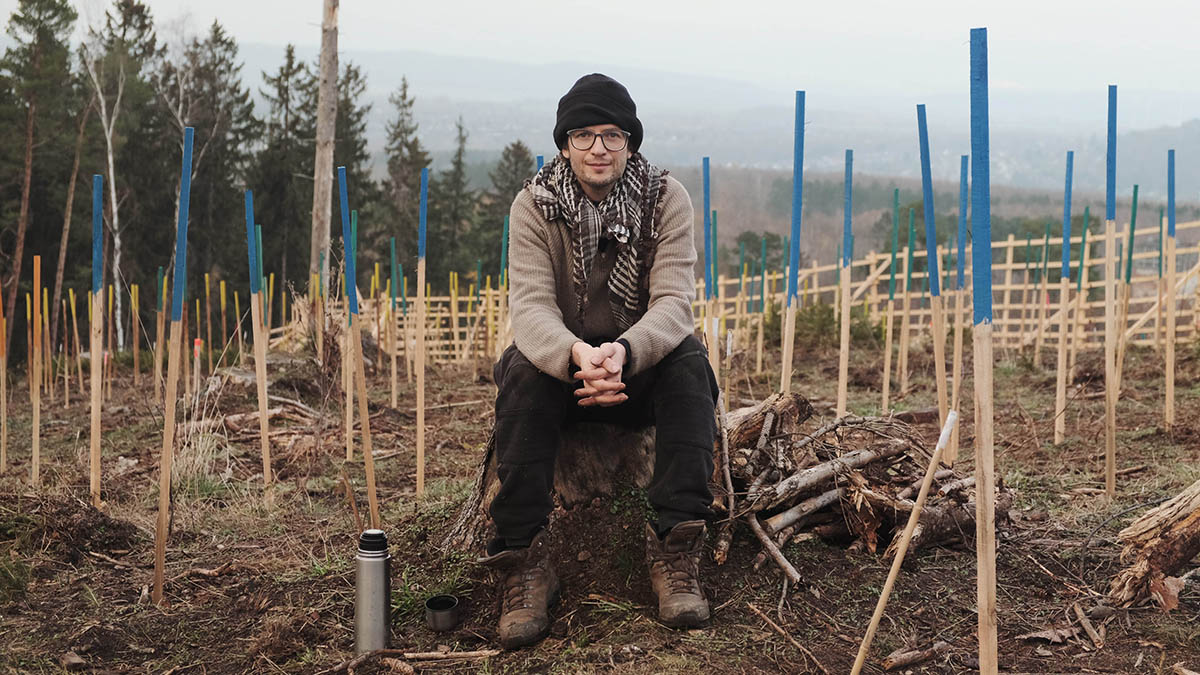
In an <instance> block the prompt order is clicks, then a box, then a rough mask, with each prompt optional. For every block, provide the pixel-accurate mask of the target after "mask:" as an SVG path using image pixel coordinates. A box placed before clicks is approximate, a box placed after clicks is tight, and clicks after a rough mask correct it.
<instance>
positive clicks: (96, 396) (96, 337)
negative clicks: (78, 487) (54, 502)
mask: <svg viewBox="0 0 1200 675" xmlns="http://www.w3.org/2000/svg"><path fill="white" fill-rule="evenodd" d="M103 297H104V296H103V295H101V294H100V293H93V294H92V304H93V307H92V312H91V314H92V325H91V326H90V330H89V331H88V335H89V343H88V344H89V346H88V349H89V351H90V353H91V358H90V359H88V368H89V373H90V376H89V386H90V388H91V436H90V443H91V446H90V450H91V467H92V471H91V494H92V506H94V507H96V508H100V504H101V503H102V501H101V495H100V411H101V408H100V406H101V405H102V404H101V393H102V392H101V390H100V388H101V386H102V380H101V378H102V374H101V369H102V367H103V362H102V361H101V358H102V357H101V356H100V354H101V353H102V352H103V351H104V345H103V341H104V333H103V331H104V327H103V325H102V324H101V323H100V320H101V319H100V317H101V316H102V312H103V311H104V300H103ZM76 337H78V333H76Z"/></svg>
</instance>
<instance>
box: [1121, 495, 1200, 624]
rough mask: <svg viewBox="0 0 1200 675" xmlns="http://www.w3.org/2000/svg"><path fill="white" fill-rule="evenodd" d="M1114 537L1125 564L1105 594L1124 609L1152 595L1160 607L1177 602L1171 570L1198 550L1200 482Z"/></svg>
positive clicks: (1176, 581)
mask: <svg viewBox="0 0 1200 675" xmlns="http://www.w3.org/2000/svg"><path fill="white" fill-rule="evenodd" d="M1117 537H1118V538H1119V539H1120V540H1121V541H1122V542H1123V543H1124V544H1125V547H1124V549H1123V550H1122V551H1121V561H1122V562H1123V563H1124V564H1126V565H1128V567H1126V568H1125V569H1123V570H1121V571H1120V572H1119V573H1118V574H1117V576H1116V577H1115V578H1114V579H1113V580H1112V584H1111V585H1110V587H1109V591H1108V597H1109V599H1110V600H1111V601H1112V602H1113V604H1116V605H1119V606H1123V607H1128V606H1130V605H1134V604H1137V603H1140V602H1143V601H1145V600H1147V599H1153V600H1154V602H1155V603H1157V604H1158V605H1159V606H1160V607H1162V608H1163V609H1167V610H1169V609H1172V608H1174V607H1175V606H1176V605H1177V604H1178V602H1179V598H1178V594H1179V590H1180V589H1181V587H1182V583H1180V582H1179V580H1178V579H1177V578H1176V577H1175V574H1176V573H1177V572H1179V570H1180V569H1182V568H1183V566H1184V565H1187V564H1188V563H1189V562H1190V561H1191V560H1192V559H1193V558H1195V557H1196V555H1197V554H1200V481H1196V482H1195V483H1192V485H1191V486H1190V487H1188V488H1187V489H1186V490H1184V491H1183V492H1181V493H1180V494H1178V495H1177V496H1175V497H1174V498H1172V499H1170V500H1169V501H1166V502H1164V503H1162V504H1159V505H1158V506H1156V507H1154V508H1152V509H1150V510H1149V511H1147V512H1146V513H1144V514H1142V515H1141V517H1139V518H1138V519H1137V520H1135V521H1133V522H1132V523H1130V524H1129V526H1128V527H1126V528H1125V529H1123V530H1121V532H1120V533H1119V534H1118V535H1117Z"/></svg>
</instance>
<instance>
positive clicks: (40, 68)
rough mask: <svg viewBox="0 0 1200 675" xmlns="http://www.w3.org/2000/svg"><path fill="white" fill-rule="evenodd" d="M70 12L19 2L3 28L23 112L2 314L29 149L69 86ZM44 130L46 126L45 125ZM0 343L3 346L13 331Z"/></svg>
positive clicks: (9, 308)
mask: <svg viewBox="0 0 1200 675" xmlns="http://www.w3.org/2000/svg"><path fill="white" fill-rule="evenodd" d="M75 18H76V13H75V10H74V9H73V8H72V7H71V5H70V4H69V3H68V2H67V1H66V0H21V2H20V4H19V5H18V7H17V10H16V11H15V12H14V13H13V14H12V16H11V18H10V19H9V24H8V34H9V36H10V37H11V38H12V39H13V41H14V44H13V45H12V46H11V47H9V48H8V49H7V51H6V52H5V55H4V59H3V63H2V67H3V69H4V70H5V71H6V72H7V73H9V74H10V78H11V79H10V82H11V85H12V87H13V89H14V91H13V93H14V94H16V96H17V97H19V99H20V101H21V103H22V104H23V107H24V111H23V112H24V113H25V114H24V120H23V122H24V124H23V125H22V126H23V127H24V137H25V138H24V147H23V157H24V159H23V162H22V169H21V201H20V209H19V213H18V216H17V223H16V230H17V231H16V236H15V240H16V241H15V244H14V249H13V252H12V256H11V258H12V266H11V268H10V269H9V274H8V277H7V279H5V285H6V286H7V290H8V293H7V297H6V298H5V315H6V316H9V317H12V316H13V310H14V309H15V307H16V299H17V282H19V281H20V279H21V278H22V274H21V272H22V266H23V265H22V263H23V262H24V253H25V234H26V230H27V229H28V225H29V220H30V191H31V188H32V184H33V161H34V148H35V145H37V143H38V139H37V136H38V134H37V133H36V127H38V126H39V120H40V119H41V118H42V117H45V116H46V115H44V114H42V110H43V109H44V110H47V111H50V112H51V114H54V111H55V110H56V109H57V108H60V107H61V105H62V103H63V101H62V95H61V93H60V92H61V91H62V90H63V89H64V88H63V87H62V83H63V82H68V81H70V50H69V48H68V46H67V44H68V40H69V39H70V35H71V31H72V29H73V27H74V24H75ZM47 126H48V125H47ZM13 323H14V322H13V321H11V320H10V321H9V322H8V332H7V334H6V335H5V336H3V339H4V340H5V346H6V347H7V346H8V345H9V342H10V338H11V336H12V330H13Z"/></svg>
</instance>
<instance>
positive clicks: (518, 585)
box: [504, 567, 541, 614]
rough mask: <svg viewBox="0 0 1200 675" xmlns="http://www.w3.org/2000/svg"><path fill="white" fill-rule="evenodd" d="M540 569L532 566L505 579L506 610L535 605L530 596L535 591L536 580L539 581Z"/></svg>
mask: <svg viewBox="0 0 1200 675" xmlns="http://www.w3.org/2000/svg"><path fill="white" fill-rule="evenodd" d="M538 572H539V570H538V569H537V568H536V567H530V568H526V569H523V570H518V571H515V572H513V573H511V574H509V575H508V576H507V577H506V578H505V580H504V612H505V613H506V614H507V613H508V612H512V611H516V610H518V609H528V608H530V607H533V605H532V604H530V602H529V596H530V594H532V593H533V586H534V582H535V581H537V579H538V577H539V576H541V575H540V574H538Z"/></svg>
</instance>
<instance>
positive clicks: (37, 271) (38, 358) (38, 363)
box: [29, 255, 42, 487]
mask: <svg viewBox="0 0 1200 675" xmlns="http://www.w3.org/2000/svg"><path fill="white" fill-rule="evenodd" d="M41 294H42V256H40V255H35V256H33V297H34V298H35V300H34V301H33V323H32V324H31V325H32V326H33V341H32V344H33V358H32V359H31V361H32V363H33V378H32V379H31V380H30V382H31V384H32V387H31V388H30V390H29V394H30V404H31V405H32V406H33V472H32V476H31V482H32V483H33V486H34V487H37V486H39V485H40V484H41V465H42V402H41V380H42V312H41V303H39V302H38V301H37V300H36V298H38V297H40V296H41Z"/></svg>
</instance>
